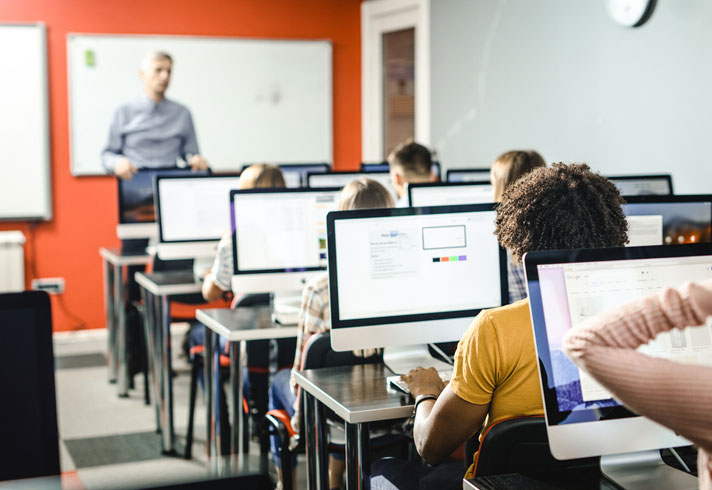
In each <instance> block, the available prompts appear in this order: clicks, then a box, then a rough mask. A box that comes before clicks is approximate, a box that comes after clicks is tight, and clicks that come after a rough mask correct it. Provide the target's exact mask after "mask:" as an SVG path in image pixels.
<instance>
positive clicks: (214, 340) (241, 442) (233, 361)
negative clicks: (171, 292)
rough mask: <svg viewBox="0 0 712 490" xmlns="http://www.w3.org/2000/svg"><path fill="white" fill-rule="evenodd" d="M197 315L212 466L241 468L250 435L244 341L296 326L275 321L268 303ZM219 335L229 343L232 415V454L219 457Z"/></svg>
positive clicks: (292, 333)
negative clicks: (245, 398) (202, 338)
mask: <svg viewBox="0 0 712 490" xmlns="http://www.w3.org/2000/svg"><path fill="white" fill-rule="evenodd" d="M195 318H196V319H197V320H198V321H199V322H201V323H203V325H205V393H206V395H207V396H206V412H207V417H208V419H207V428H208V434H207V439H206V441H207V449H208V459H209V461H210V465H211V468H212V469H213V471H215V472H217V473H224V472H225V470H227V469H229V468H227V467H225V466H224V463H225V462H227V463H230V464H233V465H234V466H235V467H234V468H231V470H232V471H236V470H239V469H240V468H238V466H239V465H240V464H242V463H241V461H242V459H241V458H238V455H240V454H243V455H244V454H247V452H248V442H249V439H248V438H249V434H248V433H247V424H246V420H245V418H244V413H243V410H242V399H243V393H242V355H241V353H242V351H243V349H244V348H245V346H244V343H245V342H248V341H251V340H264V339H283V338H290V337H296V336H297V327H296V326H281V325H279V324H277V323H274V322H272V308H271V307H269V306H255V307H243V308H237V309H235V310H231V309H229V308H211V309H200V310H198V311H197V312H196V314H195ZM218 335H220V336H223V337H225V338H226V339H227V341H228V342H230V349H229V355H230V395H229V396H230V397H231V402H232V407H233V410H232V415H231V424H230V427H231V434H230V436H231V437H230V438H231V448H232V451H231V456H233V457H232V458H216V457H215V456H219V455H220V448H221V441H220V431H219V430H218V427H217V425H216V421H217V420H220V418H219V417H220V396H221V391H220V386H221V377H220V363H219V360H218V361H216V359H219V357H218V356H219V354H220V353H219V352H218V348H219V345H220V344H219V341H218Z"/></svg>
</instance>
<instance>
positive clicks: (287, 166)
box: [277, 162, 331, 189]
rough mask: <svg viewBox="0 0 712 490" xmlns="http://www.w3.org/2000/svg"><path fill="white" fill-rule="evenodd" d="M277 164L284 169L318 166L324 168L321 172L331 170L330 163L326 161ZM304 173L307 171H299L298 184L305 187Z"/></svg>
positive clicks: (291, 169)
mask: <svg viewBox="0 0 712 490" xmlns="http://www.w3.org/2000/svg"><path fill="white" fill-rule="evenodd" d="M277 166H278V167H279V169H280V170H282V171H283V172H284V171H287V172H289V171H294V170H300V169H301V170H303V169H306V168H312V169H313V168H314V167H319V168H322V169H324V171H323V172H321V173H326V172H330V171H331V164H330V163H328V162H314V163H305V162H300V163H278V164H277ZM312 173H319V172H312ZM306 174H307V172H300V173H299V186H300V187H306V185H307V183H306ZM291 189H294V187H291Z"/></svg>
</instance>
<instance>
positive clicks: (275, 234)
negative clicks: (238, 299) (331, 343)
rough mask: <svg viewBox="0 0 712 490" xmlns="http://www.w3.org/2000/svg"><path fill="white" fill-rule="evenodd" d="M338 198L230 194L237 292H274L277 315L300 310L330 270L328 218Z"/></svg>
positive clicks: (317, 192) (301, 193) (304, 193)
mask: <svg viewBox="0 0 712 490" xmlns="http://www.w3.org/2000/svg"><path fill="white" fill-rule="evenodd" d="M339 195H340V189H339V188H336V187H328V188H323V189H307V188H302V189H251V190H233V191H231V192H230V221H231V230H232V246H233V259H234V271H233V276H232V290H233V291H234V292H236V293H269V292H271V293H274V294H275V305H274V306H275V310H276V311H277V313H279V314H282V313H284V314H285V315H288V314H290V312H291V313H294V311H295V309H296V310H298V308H299V305H300V303H301V294H302V290H303V289H304V286H305V285H306V283H307V282H308V281H309V280H310V279H312V278H314V277H317V276H318V275H319V274H323V271H324V270H325V269H326V215H327V213H328V212H329V211H333V210H335V209H336V207H337V205H338V201H339ZM281 323H284V322H281Z"/></svg>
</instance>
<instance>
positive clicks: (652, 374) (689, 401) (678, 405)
mask: <svg viewBox="0 0 712 490" xmlns="http://www.w3.org/2000/svg"><path fill="white" fill-rule="evenodd" d="M711 315H712V280H708V281H705V282H703V283H699V284H694V283H688V284H686V285H684V286H683V287H681V288H679V289H667V290H665V291H662V292H661V293H659V294H657V295H655V296H651V297H649V298H644V299H641V300H637V301H634V302H632V303H629V304H627V305H624V306H621V307H618V308H614V309H612V310H609V311H607V312H605V313H602V314H600V315H597V316H596V317H594V318H592V319H590V320H587V321H586V322H584V323H582V324H581V325H579V326H578V327H576V328H573V329H571V330H570V331H569V332H568V333H567V335H566V337H565V339H564V349H565V350H566V353H567V354H568V356H569V357H570V358H571V359H572V360H573V361H574V362H575V363H576V364H577V365H578V366H579V367H581V368H583V369H584V370H586V371H587V372H588V373H589V374H591V376H593V377H594V378H596V380H598V381H599V382H600V383H601V384H602V385H603V386H604V387H606V388H607V389H608V390H609V391H610V392H611V393H613V394H614V396H615V397H616V398H618V399H619V400H621V401H622V402H624V403H625V404H626V406H628V407H630V408H631V409H632V410H634V411H635V412H637V413H640V414H641V415H645V416H646V417H648V418H650V419H652V420H655V421H656V422H659V423H660V424H663V425H665V426H667V427H670V428H671V429H673V430H674V431H675V432H677V433H678V434H680V435H682V436H684V437H686V438H687V439H689V440H691V441H692V442H694V443H695V444H696V445H697V446H698V448H699V459H698V464H699V475H700V479H699V485H700V488H701V489H704V490H712V460H711V458H710V455H711V454H712V367H703V366H693V365H686V364H679V363H675V362H672V361H669V360H665V359H659V358H653V357H650V356H647V355H645V354H641V353H639V352H637V351H636V350H635V349H636V348H637V347H638V346H640V345H642V344H645V343H647V342H648V341H649V340H651V339H653V338H655V336H656V335H657V334H658V333H660V332H663V331H666V330H672V329H674V328H684V327H686V326H696V325H702V324H703V323H704V322H705V320H706V319H707V317H708V316H711Z"/></svg>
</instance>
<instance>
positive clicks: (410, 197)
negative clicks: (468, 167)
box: [406, 180, 494, 207]
mask: <svg viewBox="0 0 712 490" xmlns="http://www.w3.org/2000/svg"><path fill="white" fill-rule="evenodd" d="M465 185H474V186H478V185H488V186H492V182H490V181H489V180H477V181H472V182H417V183H413V184H408V185H407V186H406V187H407V188H408V206H411V207H413V191H412V189H418V188H422V187H461V186H465ZM492 202H494V201H492ZM473 204H481V203H473ZM421 207H422V206H421Z"/></svg>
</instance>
